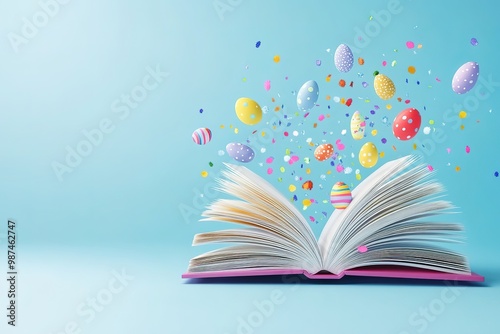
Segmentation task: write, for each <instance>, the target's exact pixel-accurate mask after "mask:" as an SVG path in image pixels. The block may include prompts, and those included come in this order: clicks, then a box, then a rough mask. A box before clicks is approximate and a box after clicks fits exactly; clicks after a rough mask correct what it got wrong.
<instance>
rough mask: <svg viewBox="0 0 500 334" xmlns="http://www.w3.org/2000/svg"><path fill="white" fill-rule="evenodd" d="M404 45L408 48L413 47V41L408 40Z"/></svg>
mask: <svg viewBox="0 0 500 334" xmlns="http://www.w3.org/2000/svg"><path fill="white" fill-rule="evenodd" d="M406 47H407V48H408V49H413V48H414V47H415V43H413V42H412V41H408V42H406Z"/></svg>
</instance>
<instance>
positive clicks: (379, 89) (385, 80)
mask: <svg viewBox="0 0 500 334" xmlns="http://www.w3.org/2000/svg"><path fill="white" fill-rule="evenodd" d="M373 87H374V88H375V93H377V95H378V97H380V98H381V99H382V100H389V99H390V98H392V97H393V96H394V94H396V87H395V86H394V83H393V82H392V80H391V79H389V77H387V76H385V75H383V74H377V75H376V76H375V79H374V80H373Z"/></svg>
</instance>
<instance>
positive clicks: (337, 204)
mask: <svg viewBox="0 0 500 334" xmlns="http://www.w3.org/2000/svg"><path fill="white" fill-rule="evenodd" d="M351 201H352V194H351V189H349V186H348V185H347V184H345V183H344V182H337V183H335V184H334V185H333V187H332V191H331V192H330V203H332V205H333V207H334V208H335V209H339V210H344V209H345V208H347V206H348V205H349V204H350V203H351Z"/></svg>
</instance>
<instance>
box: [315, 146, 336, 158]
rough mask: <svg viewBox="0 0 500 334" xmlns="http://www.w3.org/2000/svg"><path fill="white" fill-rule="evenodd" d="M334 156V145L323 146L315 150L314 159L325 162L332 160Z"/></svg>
mask: <svg viewBox="0 0 500 334" xmlns="http://www.w3.org/2000/svg"><path fill="white" fill-rule="evenodd" d="M332 155H333V145H332V144H321V145H319V146H318V147H316V149H315V150H314V157H315V158H316V159H318V160H319V161H325V160H326V159H329V158H331V157H332Z"/></svg>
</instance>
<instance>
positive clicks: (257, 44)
mask: <svg viewBox="0 0 500 334" xmlns="http://www.w3.org/2000/svg"><path fill="white" fill-rule="evenodd" d="M255 47H256V48H257V49H258V48H259V47H260V41H257V43H255Z"/></svg>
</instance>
